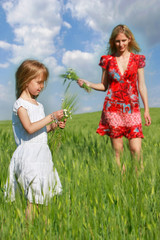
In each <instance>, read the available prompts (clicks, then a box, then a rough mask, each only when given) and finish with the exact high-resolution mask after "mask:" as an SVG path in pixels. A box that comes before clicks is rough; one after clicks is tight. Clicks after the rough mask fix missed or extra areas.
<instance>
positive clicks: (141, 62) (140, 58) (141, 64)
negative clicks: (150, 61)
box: [138, 55, 146, 68]
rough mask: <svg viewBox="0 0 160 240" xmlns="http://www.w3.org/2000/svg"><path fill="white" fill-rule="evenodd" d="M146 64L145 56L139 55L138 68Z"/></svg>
mask: <svg viewBox="0 0 160 240" xmlns="http://www.w3.org/2000/svg"><path fill="white" fill-rule="evenodd" d="M145 65H146V57H145V56H144V55H139V62H138V68H144V67H145Z"/></svg>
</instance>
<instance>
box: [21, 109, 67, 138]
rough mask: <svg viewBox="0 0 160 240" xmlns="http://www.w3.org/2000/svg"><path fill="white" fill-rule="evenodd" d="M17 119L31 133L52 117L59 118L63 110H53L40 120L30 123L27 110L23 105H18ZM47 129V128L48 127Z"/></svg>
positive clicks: (48, 121)
mask: <svg viewBox="0 0 160 240" xmlns="http://www.w3.org/2000/svg"><path fill="white" fill-rule="evenodd" d="M17 113H18V116H19V119H20V121H21V123H22V125H23V127H24V129H25V130H26V131H27V132H28V133H29V134H32V133H34V132H37V131H38V130H40V129H41V128H43V127H44V126H46V125H47V124H49V123H50V122H52V121H53V120H54V117H55V118H56V119H58V120H60V119H61V118H62V117H63V110H59V111H56V112H54V113H53V114H49V115H48V116H46V117H45V118H43V119H42V120H39V121H37V122H34V123H31V121H30V119H29V116H28V113H27V110H26V109H25V108H23V107H20V108H19V109H18V111H17ZM48 130H49V129H48Z"/></svg>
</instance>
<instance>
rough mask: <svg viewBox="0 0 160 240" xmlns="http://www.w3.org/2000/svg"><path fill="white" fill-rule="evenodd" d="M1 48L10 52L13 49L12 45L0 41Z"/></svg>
mask: <svg viewBox="0 0 160 240" xmlns="http://www.w3.org/2000/svg"><path fill="white" fill-rule="evenodd" d="M0 48H2V49H4V50H10V49H11V48H12V45H11V44H9V43H7V42H4V41H0Z"/></svg>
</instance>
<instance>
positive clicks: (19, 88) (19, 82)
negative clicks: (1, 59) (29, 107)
mask: <svg viewBox="0 0 160 240" xmlns="http://www.w3.org/2000/svg"><path fill="white" fill-rule="evenodd" d="M41 73H42V74H43V79H44V81H47V78H48V76H49V72H48V69H47V67H46V66H45V65H44V64H43V63H40V62H38V61H36V60H30V59H28V60H25V61H24V62H22V64H21V65H20V66H19V68H18V69H17V71H16V74H15V77H16V98H19V97H20V95H21V93H22V92H23V91H24V90H25V88H26V86H27V83H29V82H30V81H31V80H33V79H34V78H36V77H37V76H38V75H39V74H41Z"/></svg>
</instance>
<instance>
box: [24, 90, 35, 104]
mask: <svg viewBox="0 0 160 240" xmlns="http://www.w3.org/2000/svg"><path fill="white" fill-rule="evenodd" d="M20 98H23V99H24V100H27V101H29V102H32V103H36V104H37V101H36V99H35V96H32V95H31V94H30V93H28V92H26V91H25V90H24V91H23V92H22V94H21V95H20Z"/></svg>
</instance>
